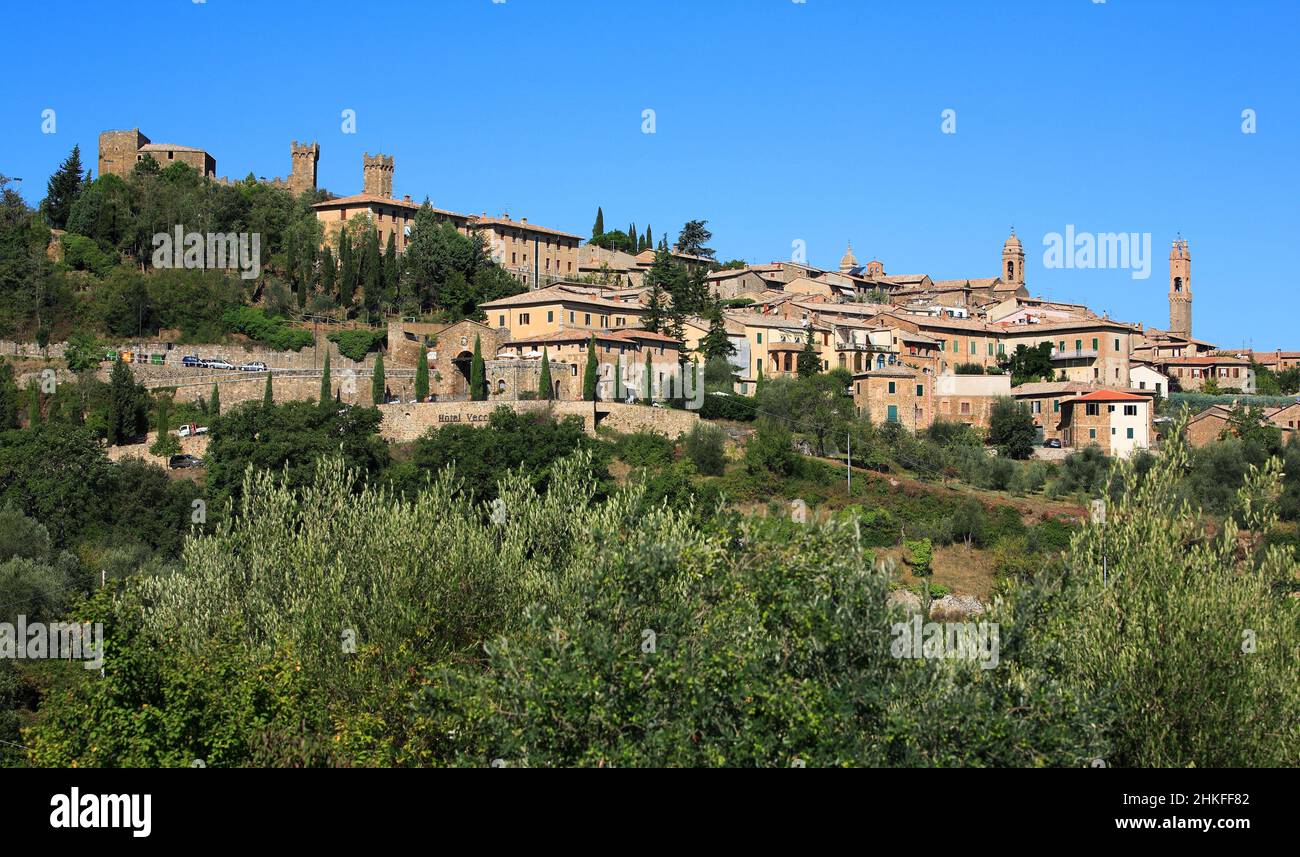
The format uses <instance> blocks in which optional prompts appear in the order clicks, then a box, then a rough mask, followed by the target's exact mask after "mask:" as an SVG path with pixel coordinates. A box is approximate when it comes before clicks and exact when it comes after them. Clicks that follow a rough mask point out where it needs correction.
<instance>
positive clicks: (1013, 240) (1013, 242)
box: [1002, 229, 1021, 250]
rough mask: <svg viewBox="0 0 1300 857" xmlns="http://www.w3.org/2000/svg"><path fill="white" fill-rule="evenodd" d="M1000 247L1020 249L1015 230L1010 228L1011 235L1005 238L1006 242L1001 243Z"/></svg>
mask: <svg viewBox="0 0 1300 857" xmlns="http://www.w3.org/2000/svg"><path fill="white" fill-rule="evenodd" d="M1002 249H1003V250H1012V249H1015V250H1019V249H1021V244H1020V239H1019V238H1017V237H1016V230H1014V229H1012V230H1011V237H1010V238H1008V239H1007V243H1005V244H1003V245H1002Z"/></svg>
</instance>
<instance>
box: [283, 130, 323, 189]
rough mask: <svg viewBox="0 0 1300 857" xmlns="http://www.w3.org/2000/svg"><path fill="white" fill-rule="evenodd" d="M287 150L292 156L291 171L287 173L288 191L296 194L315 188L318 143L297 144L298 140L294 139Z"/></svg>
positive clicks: (318, 159)
mask: <svg viewBox="0 0 1300 857" xmlns="http://www.w3.org/2000/svg"><path fill="white" fill-rule="evenodd" d="M289 152H290V154H291V155H292V157H293V171H292V172H291V173H289V193H291V194H293V195H294V196H298V195H299V194H301V193H304V192H305V191H309V190H315V189H316V164H317V163H318V162H319V161H320V145H319V144H318V143H312V144H311V145H310V146H308V145H307V144H306V143H303V144H302V145H298V141H297V140H294V141H293V146H292V147H291V148H290V150H289Z"/></svg>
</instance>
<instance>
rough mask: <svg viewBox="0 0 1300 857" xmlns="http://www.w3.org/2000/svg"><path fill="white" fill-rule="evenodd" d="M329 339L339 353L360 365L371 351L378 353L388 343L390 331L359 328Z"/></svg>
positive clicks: (337, 334)
mask: <svg viewBox="0 0 1300 857" xmlns="http://www.w3.org/2000/svg"><path fill="white" fill-rule="evenodd" d="M327 339H329V341H330V342H333V343H334V344H336V345H338V347H339V353H340V354H342V355H343V356H344V357H346V358H348V359H349V360H355V361H356V362H358V363H360V362H361V361H362V360H365V359H366V355H367V354H369V353H370V352H371V351H378V350H379V348H380V346H382V345H383V344H384V343H385V342H387V341H388V329H387V328H382V329H380V330H366V329H364V328H357V329H355V330H342V331H339V332H338V333H331V334H330V335H329V336H328V337H327Z"/></svg>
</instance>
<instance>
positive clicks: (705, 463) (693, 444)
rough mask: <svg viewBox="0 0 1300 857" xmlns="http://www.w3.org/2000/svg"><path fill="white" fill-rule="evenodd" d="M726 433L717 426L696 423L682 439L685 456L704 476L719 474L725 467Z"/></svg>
mask: <svg viewBox="0 0 1300 857" xmlns="http://www.w3.org/2000/svg"><path fill="white" fill-rule="evenodd" d="M726 445H727V433H726V432H725V431H723V430H722V429H720V428H718V427H717V426H711V425H709V424H707V423H696V424H695V426H694V427H693V428H692V429H691V430H690V432H688V433H687V435H686V437H684V438H683V439H682V446H683V448H684V450H685V451H686V457H687V458H689V459H690V460H691V462H692V463H693V464H694V465H695V467H696V469H697V470H699V472H700V473H702V474H704V475H705V476H721V475H722V474H723V472H724V471H725V470H726V469H727V455H726Z"/></svg>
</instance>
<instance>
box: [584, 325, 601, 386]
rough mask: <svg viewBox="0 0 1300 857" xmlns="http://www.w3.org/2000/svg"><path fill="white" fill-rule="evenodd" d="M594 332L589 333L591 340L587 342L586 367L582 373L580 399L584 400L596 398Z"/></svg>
mask: <svg viewBox="0 0 1300 857" xmlns="http://www.w3.org/2000/svg"><path fill="white" fill-rule="evenodd" d="M597 371H598V370H597V366H596V334H594V333H593V334H592V335H591V340H590V341H589V342H588V343H587V368H586V369H585V370H584V371H583V373H582V400H583V401H584V402H594V401H595V400H596V376H597Z"/></svg>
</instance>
